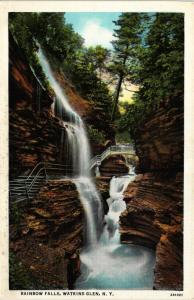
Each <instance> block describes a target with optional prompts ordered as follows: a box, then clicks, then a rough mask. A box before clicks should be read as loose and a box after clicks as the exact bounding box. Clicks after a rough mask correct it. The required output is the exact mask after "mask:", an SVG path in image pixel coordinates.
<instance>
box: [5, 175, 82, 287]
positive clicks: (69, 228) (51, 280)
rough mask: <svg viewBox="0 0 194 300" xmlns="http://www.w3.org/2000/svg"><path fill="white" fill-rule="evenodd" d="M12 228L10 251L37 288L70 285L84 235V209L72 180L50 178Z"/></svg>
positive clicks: (76, 271)
mask: <svg viewBox="0 0 194 300" xmlns="http://www.w3.org/2000/svg"><path fill="white" fill-rule="evenodd" d="M15 228H16V224H10V239H11V241H10V250H11V251H13V252H14V253H15V255H16V257H17V258H18V259H19V260H20V261H21V262H22V264H23V265H24V266H25V267H26V269H27V270H28V272H29V273H30V274H31V276H32V277H33V278H35V280H36V282H39V288H49V289H52V288H68V287H70V288H72V287H73V283H74V281H75V279H76V278H77V276H78V275H79V272H80V270H79V268H80V262H79V249H80V248H81V246H82V237H83V208H82V206H81V204H80V201H79V197H78V192H77V190H76V186H75V185H74V183H72V182H71V181H67V180H66V181H57V180H52V181H49V182H48V183H47V184H46V185H45V186H44V187H43V188H42V189H41V190H40V192H39V194H38V196H37V197H36V199H34V200H33V201H32V203H31V204H30V207H28V208H25V210H24V212H23V216H22V220H20V223H19V226H18V227H17V232H16V231H15Z"/></svg>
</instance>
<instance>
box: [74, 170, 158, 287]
mask: <svg viewBox="0 0 194 300" xmlns="http://www.w3.org/2000/svg"><path fill="white" fill-rule="evenodd" d="M134 177H135V175H134V176H124V177H113V178H112V180H111V182H110V191H109V194H110V198H108V199H107V204H108V206H109V211H108V213H107V215H106V216H105V218H104V220H105V226H104V229H103V232H102V234H101V237H100V240H99V241H98V243H97V244H96V247H95V248H93V249H87V248H86V249H84V250H83V251H82V253H81V261H82V265H81V276H80V277H79V278H78V279H77V281H76V288H77V289H94V288H95V289H152V286H153V266H154V263H155V257H154V253H153V251H152V250H150V249H147V248H144V247H141V246H135V245H124V244H121V243H120V233H119V217H120V214H121V213H122V211H124V210H125V208H126V204H125V202H124V201H123V197H124V196H123V193H124V191H125V189H126V188H127V186H128V184H129V182H131V181H132V180H133V179H134Z"/></svg>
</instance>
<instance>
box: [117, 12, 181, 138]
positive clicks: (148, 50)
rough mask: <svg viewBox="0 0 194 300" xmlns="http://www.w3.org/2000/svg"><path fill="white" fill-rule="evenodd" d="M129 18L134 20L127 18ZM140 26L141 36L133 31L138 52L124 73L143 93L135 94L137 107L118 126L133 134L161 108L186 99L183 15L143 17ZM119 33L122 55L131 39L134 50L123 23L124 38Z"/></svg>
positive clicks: (171, 14)
mask: <svg viewBox="0 0 194 300" xmlns="http://www.w3.org/2000/svg"><path fill="white" fill-rule="evenodd" d="M125 18H131V16H130V15H127V14H125ZM138 22H139V26H138V24H137V26H136V28H139V29H141V31H140V32H141V34H140V32H139V33H138V32H137V31H136V32H135V31H133V33H135V34H137V39H135V42H133V43H132V47H133V50H134V51H132V52H130V53H132V54H131V55H130V58H129V57H128V58H127V64H126V65H125V70H124V71H123V72H124V76H125V79H127V80H128V81H130V82H131V83H133V84H137V85H139V91H138V93H135V94H134V103H133V104H131V105H128V107H125V110H126V113H125V114H124V115H121V117H120V119H119V120H118V124H117V125H118V128H119V130H125V129H126V128H128V127H130V129H131V132H133V131H134V130H135V128H137V127H138V126H140V123H141V122H142V121H143V120H144V119H145V118H146V117H147V116H148V114H151V113H153V112H154V111H155V110H157V109H158V107H159V106H160V105H163V104H165V103H166V102H168V101H169V99H171V98H175V97H177V98H178V97H179V96H180V95H182V96H183V90H184V16H183V14H179V13H157V14H147V15H146V14H143V19H141V20H139V21H138V20H137V23H138ZM122 32H123V33H122ZM116 33H117V35H118V39H119V41H120V42H119V43H118V49H119V51H120V47H121V46H122V45H123V41H124V37H125V38H126V37H127V36H128V40H129V49H131V45H130V43H131V42H130V40H131V36H130V32H129V30H126V27H125V23H123V24H122V23H120V36H119V34H118V33H119V32H118V30H117V31H116ZM136 42H137V43H136ZM135 43H136V44H135ZM120 44H121V46H120ZM118 53H119V52H118ZM116 67H117V64H116ZM128 67H130V68H129V69H128V71H127V68H128Z"/></svg>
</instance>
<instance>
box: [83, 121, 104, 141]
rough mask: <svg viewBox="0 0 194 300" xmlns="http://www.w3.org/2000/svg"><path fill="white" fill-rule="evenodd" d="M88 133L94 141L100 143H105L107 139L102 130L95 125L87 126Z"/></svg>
mask: <svg viewBox="0 0 194 300" xmlns="http://www.w3.org/2000/svg"><path fill="white" fill-rule="evenodd" d="M87 131H88V135H89V138H90V140H91V141H94V142H96V143H99V144H104V143H105V141H106V138H105V135H104V134H103V133H102V131H99V130H98V129H97V128H95V127H94V126H93V125H89V126H88V127H87Z"/></svg>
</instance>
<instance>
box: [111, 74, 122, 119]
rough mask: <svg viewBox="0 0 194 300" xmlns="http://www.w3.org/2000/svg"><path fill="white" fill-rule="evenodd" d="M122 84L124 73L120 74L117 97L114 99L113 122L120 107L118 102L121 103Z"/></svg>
mask: <svg viewBox="0 0 194 300" xmlns="http://www.w3.org/2000/svg"><path fill="white" fill-rule="evenodd" d="M122 82H123V73H122V74H120V77H119V81H118V84H117V88H116V93H115V97H114V104H113V110H112V116H111V121H114V119H115V114H116V110H117V105H118V101H119V94H120V91H121V85H122Z"/></svg>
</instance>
